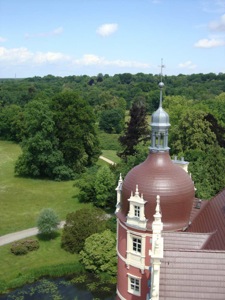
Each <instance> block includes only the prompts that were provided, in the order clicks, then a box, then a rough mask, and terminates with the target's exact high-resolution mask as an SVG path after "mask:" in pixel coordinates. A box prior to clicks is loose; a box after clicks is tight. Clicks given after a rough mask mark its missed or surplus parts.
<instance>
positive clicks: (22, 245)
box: [11, 239, 39, 255]
mask: <svg viewBox="0 0 225 300" xmlns="http://www.w3.org/2000/svg"><path fill="white" fill-rule="evenodd" d="M38 248H39V242H38V240H31V239H30V240H24V241H19V242H15V243H13V244H12V245H11V252H12V253H13V254H15V255H24V254H27V253H28V252H30V251H34V250H37V249H38Z"/></svg>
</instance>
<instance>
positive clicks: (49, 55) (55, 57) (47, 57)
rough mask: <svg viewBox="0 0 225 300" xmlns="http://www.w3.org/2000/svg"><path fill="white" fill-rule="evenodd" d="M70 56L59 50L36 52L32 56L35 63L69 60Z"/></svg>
mask: <svg viewBox="0 0 225 300" xmlns="http://www.w3.org/2000/svg"><path fill="white" fill-rule="evenodd" d="M69 59H70V57H69V56H67V55H64V54H63V53H60V52H46V53H43V52H37V53H36V54H34V56H33V61H34V62H35V63H37V64H43V63H47V62H49V63H54V62H60V61H66V60H69Z"/></svg>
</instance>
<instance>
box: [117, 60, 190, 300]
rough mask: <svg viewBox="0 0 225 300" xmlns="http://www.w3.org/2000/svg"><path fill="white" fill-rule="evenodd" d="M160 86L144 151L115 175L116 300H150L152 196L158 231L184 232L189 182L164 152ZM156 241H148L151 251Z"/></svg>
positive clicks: (166, 126)
mask: <svg viewBox="0 0 225 300" xmlns="http://www.w3.org/2000/svg"><path fill="white" fill-rule="evenodd" d="M162 68H163V65H161V70H162ZM161 74H162V71H161ZM163 87H164V84H163V83H162V80H161V82H160V83H159V88H160V101H159V108H158V109H157V110H156V112H154V113H153V115H152V121H151V124H150V125H151V127H152V135H151V145H150V148H149V150H150V151H149V155H148V157H147V158H146V160H145V161H144V162H143V163H141V164H139V165H138V166H136V167H134V168H133V169H132V170H130V171H129V172H128V174H127V175H126V177H125V178H124V180H123V181H122V178H120V180H119V184H118V187H117V209H116V216H117V224H118V225H117V254H118V274H117V299H120V300H140V299H141V300H142V299H150V295H149V290H150V285H151V279H152V278H151V272H152V258H153V257H152V254H153V256H154V253H153V251H152V245H153V231H152V226H153V222H154V220H155V219H154V218H155V217H154V214H155V207H156V199H158V198H157V197H158V196H159V197H160V207H161V212H162V223H163V231H182V230H184V229H185V228H186V227H187V226H188V224H189V219H190V213H191V209H192V205H193V200H194V194H195V190H194V184H193V182H192V180H191V178H190V176H189V175H188V174H187V172H185V171H184V170H183V169H182V168H180V167H179V166H178V165H176V164H174V163H173V162H172V160H171V159H170V156H169V147H168V131H169V127H170V123H169V115H168V114H167V113H166V112H165V111H164V109H163V108H162V89H163ZM159 241H160V240H159ZM159 241H157V240H156V241H155V244H154V245H153V246H154V247H155V248H154V249H155V251H156V252H155V253H157V251H158V250H157V249H158V248H157V247H158V246H159ZM155 258H156V257H155ZM158 259H159V258H158ZM153 261H154V260H153ZM155 262H156V261H155Z"/></svg>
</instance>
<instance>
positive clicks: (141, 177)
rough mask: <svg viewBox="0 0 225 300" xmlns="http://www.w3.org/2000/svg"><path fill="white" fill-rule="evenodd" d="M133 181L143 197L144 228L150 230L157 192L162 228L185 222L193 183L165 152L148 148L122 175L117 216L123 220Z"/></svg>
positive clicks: (192, 196) (190, 207)
mask: <svg viewBox="0 0 225 300" xmlns="http://www.w3.org/2000/svg"><path fill="white" fill-rule="evenodd" d="M136 185H138V190H139V192H140V194H143V198H144V200H145V201H146V204H145V217H146V219H148V222H147V229H148V230H150V231H151V225H152V222H153V215H154V213H155V205H156V196H157V195H159V196H160V206H161V212H162V222H163V230H164V231H173V230H182V229H183V228H184V227H186V226H188V223H189V218H190V213H191V209H192V205H193V200H194V194H195V191H194V184H193V182H192V180H191V178H190V176H189V175H188V174H187V173H186V172H185V171H184V170H183V169H182V168H180V167H179V166H177V165H175V164H174V163H173V162H172V160H171V159H170V156H169V153H168V152H156V153H154V152H150V154H149V156H148V157H147V159H146V160H145V161H144V162H143V163H141V164H140V165H138V166H136V167H134V168H133V169H132V170H131V171H130V172H129V173H128V174H127V176H126V177H125V179H124V182H123V188H122V202H121V210H120V212H119V214H118V217H119V218H122V219H123V220H125V217H126V216H127V214H128V211H129V202H128V199H129V198H130V195H131V192H132V191H133V192H135V189H136Z"/></svg>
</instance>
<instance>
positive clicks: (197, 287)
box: [159, 250, 225, 300]
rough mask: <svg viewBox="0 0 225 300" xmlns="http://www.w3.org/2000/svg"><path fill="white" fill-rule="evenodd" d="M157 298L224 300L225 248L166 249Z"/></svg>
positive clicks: (169, 299)
mask: <svg viewBox="0 0 225 300" xmlns="http://www.w3.org/2000/svg"><path fill="white" fill-rule="evenodd" d="M159 290H160V293H159V299H160V300H175V299H179V300H196V299H198V300H200V299H204V300H212V299H213V300H224V299H225V251H221V252H219V251H202V250H201V251H196V250H193V251H185V250H181V251H179V250H178V251H176V250H172V251H171V250H165V251H164V258H163V259H162V262H161V270H160V289H159Z"/></svg>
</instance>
